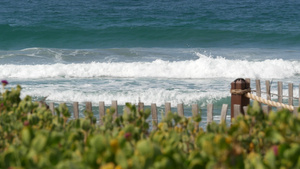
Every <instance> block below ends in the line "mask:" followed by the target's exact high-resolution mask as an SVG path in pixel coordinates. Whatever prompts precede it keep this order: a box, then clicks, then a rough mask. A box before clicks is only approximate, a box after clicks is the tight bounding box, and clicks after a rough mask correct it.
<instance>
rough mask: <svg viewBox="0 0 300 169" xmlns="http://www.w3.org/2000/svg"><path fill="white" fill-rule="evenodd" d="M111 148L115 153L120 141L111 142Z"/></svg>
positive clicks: (113, 140)
mask: <svg viewBox="0 0 300 169" xmlns="http://www.w3.org/2000/svg"><path fill="white" fill-rule="evenodd" d="M109 144H110V147H111V148H112V151H113V152H114V153H115V152H116V151H117V150H118V147H119V145H118V140H117V139H112V140H110V143H109Z"/></svg>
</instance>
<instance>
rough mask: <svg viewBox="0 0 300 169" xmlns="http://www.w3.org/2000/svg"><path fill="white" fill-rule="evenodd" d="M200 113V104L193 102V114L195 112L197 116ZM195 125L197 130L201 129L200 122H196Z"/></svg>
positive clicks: (194, 114)
mask: <svg viewBox="0 0 300 169" xmlns="http://www.w3.org/2000/svg"><path fill="white" fill-rule="evenodd" d="M198 113H199V106H198V104H193V105H192V114H193V116H197V115H198ZM194 127H195V129H196V131H199V123H197V122H194Z"/></svg>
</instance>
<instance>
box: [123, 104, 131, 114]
mask: <svg viewBox="0 0 300 169" xmlns="http://www.w3.org/2000/svg"><path fill="white" fill-rule="evenodd" d="M126 104H131V103H130V102H126V103H125V107H124V113H126V114H128V115H129V114H130V113H131V110H130V109H129V107H127V106H126Z"/></svg>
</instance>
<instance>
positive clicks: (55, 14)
mask: <svg viewBox="0 0 300 169" xmlns="http://www.w3.org/2000/svg"><path fill="white" fill-rule="evenodd" d="M299 9H300V1H295V0H287V1H272V0H265V1H255V0H245V1H234V0H226V1H221V0H210V1H206V0H198V1H196V0H186V1H171V0H164V1H157V0H152V1H148V0H146V1H135V0H122V1H121V0H106V1H95V0H86V1H83V0H73V1H67V0H48V1H33V0H27V1H17V0H2V1H1V2H0V79H6V80H8V81H9V82H10V84H9V85H8V86H7V88H11V87H15V86H16V85H17V84H20V85H21V86H22V88H23V89H22V97H25V96H26V95H31V96H33V99H35V100H39V99H41V98H43V97H47V98H46V101H47V102H52V101H54V102H55V103H60V102H66V103H68V105H71V104H72V102H74V101H77V102H79V103H80V109H81V110H83V109H84V102H86V101H91V102H93V105H95V106H97V104H98V102H99V101H104V102H105V104H106V105H107V106H109V105H110V104H111V101H112V100H117V101H118V104H119V105H124V104H125V103H126V102H131V103H133V104H137V103H138V101H142V102H144V104H145V105H146V106H149V105H151V103H156V104H157V106H158V108H159V111H163V106H164V103H165V102H170V103H171V105H172V107H173V111H176V106H177V104H179V103H183V104H184V105H185V109H186V114H187V116H190V115H191V113H190V107H191V105H192V104H198V105H199V106H200V108H201V109H202V110H203V118H204V120H205V110H206V105H207V104H208V103H213V104H214V118H215V119H218V118H219V116H220V109H221V106H222V104H230V92H229V91H230V83H231V82H232V81H234V80H235V79H236V78H240V77H242V78H251V80H252V83H251V86H252V88H254V87H255V84H254V80H255V79H261V80H262V90H265V88H264V85H263V84H264V83H263V82H264V80H270V81H271V82H272V88H271V90H272V92H274V93H276V92H277V89H276V87H277V86H276V85H277V84H276V82H277V81H283V82H284V94H285V95H287V83H294V84H295V86H296V87H295V89H294V90H295V92H294V93H295V94H294V95H295V97H299V94H298V93H299V92H298V88H297V85H298V84H299V83H300V30H299V28H300V12H299ZM275 99H276V98H275ZM94 109H95V110H97V108H96V107H95V108H94ZM97 114H98V113H96V111H95V115H96V116H97Z"/></svg>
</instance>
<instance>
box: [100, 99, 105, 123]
mask: <svg viewBox="0 0 300 169" xmlns="http://www.w3.org/2000/svg"><path fill="white" fill-rule="evenodd" d="M104 116H105V104H104V102H103V101H102V102H99V123H100V125H103V117H104Z"/></svg>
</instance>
